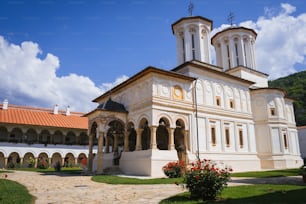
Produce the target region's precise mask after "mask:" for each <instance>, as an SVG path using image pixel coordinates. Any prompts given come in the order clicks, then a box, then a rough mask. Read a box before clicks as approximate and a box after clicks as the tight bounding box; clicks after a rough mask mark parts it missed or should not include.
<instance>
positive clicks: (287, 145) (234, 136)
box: [86, 16, 303, 177]
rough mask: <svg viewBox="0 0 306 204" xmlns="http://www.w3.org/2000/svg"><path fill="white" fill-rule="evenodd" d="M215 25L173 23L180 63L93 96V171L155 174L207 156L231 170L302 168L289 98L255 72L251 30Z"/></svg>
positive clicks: (195, 19)
mask: <svg viewBox="0 0 306 204" xmlns="http://www.w3.org/2000/svg"><path fill="white" fill-rule="evenodd" d="M212 24H213V22H212V21H211V20H209V19H207V18H204V17H201V16H190V17H184V18H181V19H179V20H178V21H176V22H175V23H173V24H172V32H173V34H174V35H175V37H176V46H177V58H178V66H177V67H175V68H173V69H172V70H170V71H168V70H164V69H160V68H156V67H151V66H149V67H147V68H145V69H143V70H142V71H140V72H139V73H136V74H135V75H134V76H132V77H130V78H129V79H128V80H126V81H125V82H123V83H121V84H119V85H118V86H116V87H114V88H112V89H111V90H109V91H108V92H106V93H104V94H103V95H101V96H99V97H97V98H96V99H94V100H93V102H96V103H98V106H97V108H96V109H94V110H92V111H91V112H89V113H87V114H86V116H87V117H88V119H89V126H88V127H89V157H88V159H89V160H88V165H89V169H90V170H91V171H94V172H97V173H102V172H103V171H104V170H105V169H107V168H112V167H113V166H117V168H119V169H120V170H121V171H122V172H123V173H124V174H129V175H146V176H153V177H158V176H164V174H163V171H162V167H163V166H164V165H165V164H166V163H167V162H169V161H177V160H185V161H186V162H188V161H189V162H191V161H195V160H197V159H204V158H205V159H212V160H215V161H219V162H223V163H225V164H227V165H229V166H231V167H232V168H233V170H234V171H235V172H238V171H254V170H255V171H257V170H262V169H284V168H296V167H300V166H301V165H302V163H303V162H302V159H301V156H300V150H299V141H298V135H297V128H296V125H295V118H294V111H293V105H292V100H291V99H289V98H286V96H285V92H284V91H283V90H281V89H275V88H269V87H268V75H267V74H265V73H262V72H260V71H257V68H256V64H255V61H256V60H255V48H254V45H255V40H256V36H257V34H256V32H255V31H254V30H252V29H249V28H245V27H233V26H232V27H229V28H227V29H224V30H222V31H220V32H218V33H216V34H215V35H214V36H211V31H212ZM210 45H212V46H213V47H214V48H215V54H216V65H213V64H211V53H210ZM94 138H96V139H98V150H97V154H96V155H95V156H93V155H94V154H93V153H92V146H93V145H92V144H93V142H92V141H93V139H94Z"/></svg>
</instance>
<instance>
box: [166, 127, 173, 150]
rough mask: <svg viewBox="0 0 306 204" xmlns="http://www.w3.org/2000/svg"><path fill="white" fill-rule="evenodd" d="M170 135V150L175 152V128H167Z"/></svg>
mask: <svg viewBox="0 0 306 204" xmlns="http://www.w3.org/2000/svg"><path fill="white" fill-rule="evenodd" d="M167 130H168V134H169V145H168V150H174V128H170V127H169V128H167Z"/></svg>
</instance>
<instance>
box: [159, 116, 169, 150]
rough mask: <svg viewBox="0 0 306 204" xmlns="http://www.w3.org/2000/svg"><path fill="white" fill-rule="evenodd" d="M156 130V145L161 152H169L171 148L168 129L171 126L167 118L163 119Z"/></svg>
mask: <svg viewBox="0 0 306 204" xmlns="http://www.w3.org/2000/svg"><path fill="white" fill-rule="evenodd" d="M158 124H159V125H158V127H157V129H156V144H157V148H158V149H160V150H168V147H169V132H168V130H167V128H168V127H169V126H170V124H169V121H168V120H167V119H166V118H161V119H160V120H159V122H158Z"/></svg>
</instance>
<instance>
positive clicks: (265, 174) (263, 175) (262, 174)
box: [231, 169, 301, 178]
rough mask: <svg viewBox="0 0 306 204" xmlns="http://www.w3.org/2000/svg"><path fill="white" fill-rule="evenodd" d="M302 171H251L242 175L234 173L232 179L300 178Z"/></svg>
mask: <svg viewBox="0 0 306 204" xmlns="http://www.w3.org/2000/svg"><path fill="white" fill-rule="evenodd" d="M300 171H301V170H300V169H281V170H272V171H250V172H241V173H232V174H231V176H232V177H255V178H267V177H281V176H298V175H299V174H300Z"/></svg>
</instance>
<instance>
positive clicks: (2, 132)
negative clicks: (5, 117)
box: [0, 127, 8, 142]
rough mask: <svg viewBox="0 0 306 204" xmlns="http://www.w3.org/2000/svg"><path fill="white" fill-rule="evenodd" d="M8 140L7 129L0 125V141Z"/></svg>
mask: <svg viewBox="0 0 306 204" xmlns="http://www.w3.org/2000/svg"><path fill="white" fill-rule="evenodd" d="M7 141H8V131H7V129H6V128H5V127H0V142H7Z"/></svg>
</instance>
